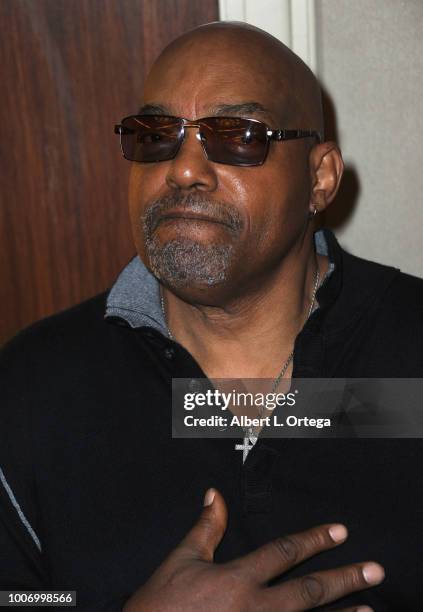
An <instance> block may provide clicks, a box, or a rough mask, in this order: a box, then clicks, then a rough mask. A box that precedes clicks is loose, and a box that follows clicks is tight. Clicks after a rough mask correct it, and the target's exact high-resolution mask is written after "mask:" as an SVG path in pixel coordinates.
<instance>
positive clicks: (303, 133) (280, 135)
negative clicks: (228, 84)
mask: <svg viewBox="0 0 423 612" xmlns="http://www.w3.org/2000/svg"><path fill="white" fill-rule="evenodd" d="M154 116H156V115H128V116H127V117H124V118H123V119H122V120H121V123H119V124H117V125H115V128H114V133H115V134H119V136H120V146H121V151H122V155H123V157H124V158H125V159H127V160H128V161H132V162H137V163H139V164H151V163H159V162H161V161H169V160H171V159H174V158H175V157H176V156H177V155H178V153H179V150H180V148H181V145H182V143H183V141H184V136H185V128H186V127H195V128H197V129H200V128H201V123H202V122H204V121H207V120H208V119H216V118H219V119H245V120H246V121H249V122H252V123H255V124H258V125H260V126H263V127H264V128H265V133H266V142H265V148H264V151H263V159H261V161H259V162H254V163H251V162H245V163H230V162H228V161H219V160H217V159H211V158H210V156H209V153H208V152H207V141H206V139H204V138H202V137H201V133H200V134H198V135H197V137H198V139H199V140H200V142H201V145H202V148H203V152H204V155H205V157H206V159H208V160H209V161H212V162H214V163H218V164H225V165H229V166H244V167H251V166H261V165H263V164H264V162H265V161H266V158H267V154H268V152H269V143H270V141H271V140H273V141H276V142H282V141H284V140H296V139H299V138H315V139H316V140H317V142H318V143H320V142H322V140H323V135H322V134H321V132H319V131H316V130H311V129H307V130H304V129H284V128H277V129H274V130H272V129H270V128H269V127H268V126H267V125H266V124H265V123H263V122H262V121H258V120H257V119H250V118H246V117H223V116H220V115H217V116H213V117H202V118H201V119H197V120H195V121H191V120H190V119H185V118H183V117H174V116H172V115H157V116H160V117H161V118H168V119H173V120H175V121H178V122H181V127H180V131H179V134H178V141H179V144H178V146H177V148H176V149H175V152H174V153H173V154H172V155H171V156H169V157H166V158H164V159H161V160H145V161H144V160H143V161H139V160H137V159H130V158H129V157H127V156H126V155H125V152H124V149H123V145H122V136H124V135H125V134H131V133H133V130H131V129H130V128H127V127H125V126H124V125H123V123H124V121H126V120H129V119H136V120H143V119H145V118H147V117H154Z"/></svg>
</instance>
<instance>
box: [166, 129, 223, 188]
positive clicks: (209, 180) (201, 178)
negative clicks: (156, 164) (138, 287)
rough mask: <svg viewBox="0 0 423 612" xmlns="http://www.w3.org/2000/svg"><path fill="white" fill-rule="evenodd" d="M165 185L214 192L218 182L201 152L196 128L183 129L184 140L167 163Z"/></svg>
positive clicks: (209, 163)
mask: <svg viewBox="0 0 423 612" xmlns="http://www.w3.org/2000/svg"><path fill="white" fill-rule="evenodd" d="M166 183H167V185H168V186H169V187H171V188H172V189H184V190H198V191H214V190H215V189H216V187H217V184H218V180H217V174H216V171H215V167H214V164H213V163H212V162H209V161H208V159H207V158H206V156H205V153H204V151H203V147H202V145H201V139H200V137H199V133H198V127H188V128H187V127H185V138H184V141H183V143H182V144H181V147H180V149H179V151H178V153H177V155H176V157H175V158H174V159H172V160H170V161H169V170H168V173H167V176H166Z"/></svg>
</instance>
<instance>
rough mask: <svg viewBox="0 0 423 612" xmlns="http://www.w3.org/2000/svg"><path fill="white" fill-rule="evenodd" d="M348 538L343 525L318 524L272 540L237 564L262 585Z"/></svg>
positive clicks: (239, 560)
mask: <svg viewBox="0 0 423 612" xmlns="http://www.w3.org/2000/svg"><path fill="white" fill-rule="evenodd" d="M347 537H348V531H347V528H346V527H345V526H344V525H320V526H319V527H313V528H312V529H308V530H307V531H303V532H301V533H294V534H293V535H289V536H284V537H281V538H277V539H276V540H272V542H269V543H268V544H265V545H264V546H261V547H260V548H258V549H257V550H255V551H253V552H251V553H249V554H248V555H245V556H244V557H242V558H241V559H238V560H237V561H236V563H237V565H241V567H242V568H243V569H244V570H245V572H246V573H247V574H249V575H250V576H251V579H252V580H254V581H255V582H256V583H257V582H258V583H259V584H264V583H267V582H269V580H271V579H272V578H275V577H276V576H279V574H283V573H284V572H286V571H287V570H288V569H290V568H291V567H293V566H294V565H297V564H298V563H301V561H304V559H308V558H309V557H312V556H313V555H316V554H317V553H319V552H322V551H323V550H328V549H330V548H334V547H335V546H337V545H338V544H341V543H342V542H345V540H346V539H347Z"/></svg>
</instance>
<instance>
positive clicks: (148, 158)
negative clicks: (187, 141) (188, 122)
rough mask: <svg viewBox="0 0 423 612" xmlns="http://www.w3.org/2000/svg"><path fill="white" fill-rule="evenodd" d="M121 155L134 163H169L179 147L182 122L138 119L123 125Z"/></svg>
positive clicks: (166, 119) (178, 120) (148, 117)
mask: <svg viewBox="0 0 423 612" xmlns="http://www.w3.org/2000/svg"><path fill="white" fill-rule="evenodd" d="M122 125H123V127H124V128H125V130H124V132H125V133H123V134H121V143H122V152H123V154H124V156H125V157H126V159H129V160H131V161H137V162H159V161H165V160H166V159H172V158H173V157H175V155H176V153H177V152H178V149H179V147H180V144H181V140H182V137H181V130H182V121H181V120H180V119H178V118H176V117H166V116H161V115H137V116H135V115H134V116H133V117H127V118H126V119H124V120H123V121H122Z"/></svg>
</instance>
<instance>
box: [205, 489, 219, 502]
mask: <svg viewBox="0 0 423 612" xmlns="http://www.w3.org/2000/svg"><path fill="white" fill-rule="evenodd" d="M215 495H216V491H215V490H214V489H209V490H208V491H207V493H206V494H205V496H204V506H211V505H212V503H213V500H214V496H215Z"/></svg>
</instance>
